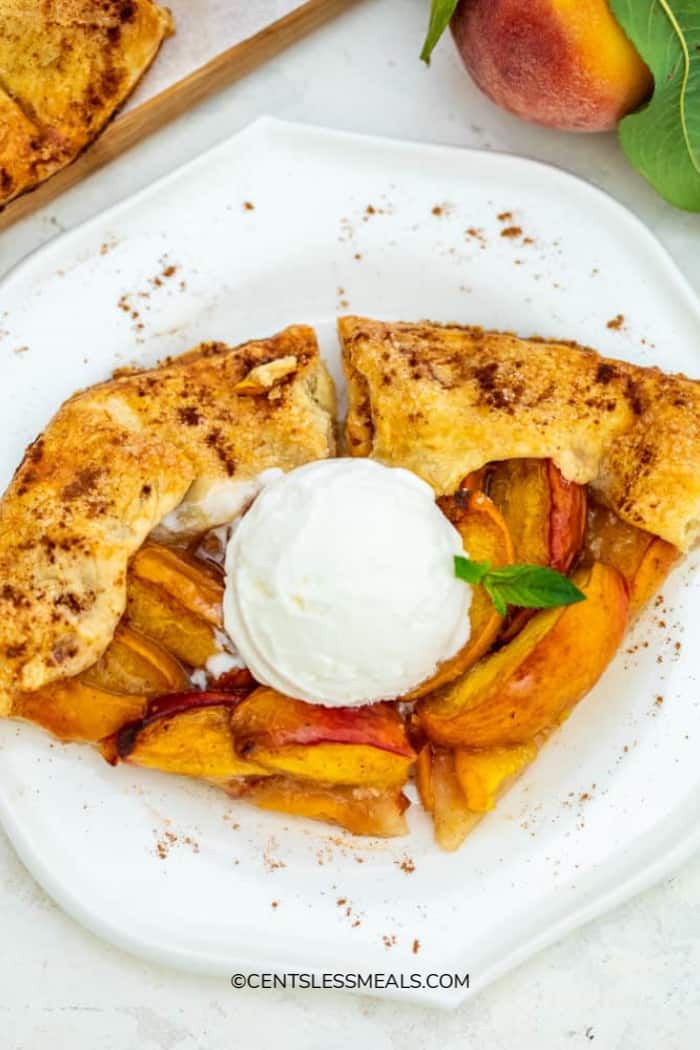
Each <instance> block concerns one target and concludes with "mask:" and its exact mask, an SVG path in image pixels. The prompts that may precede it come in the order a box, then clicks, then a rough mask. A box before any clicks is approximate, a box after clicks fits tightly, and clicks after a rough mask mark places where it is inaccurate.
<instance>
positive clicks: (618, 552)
mask: <svg viewBox="0 0 700 1050" xmlns="http://www.w3.org/2000/svg"><path fill="white" fill-rule="evenodd" d="M585 552H586V555H587V556H588V557H589V558H591V559H596V560H598V561H604V562H606V563H607V564H608V565H613V566H614V567H615V568H616V569H617V570H618V571H619V572H621V573H622V575H623V576H624V577H625V579H626V580H627V583H628V584H629V587H630V615H631V616H634V615H635V614H636V613H638V612H639V610H640V609H641V608H642V607H643V606H644V605H645V604H646V602H648V600H649V599H650V598H651V597H652V595H653V594H655V593H656V591H658V589H659V588H660V587H661V585H662V583H663V581H664V580H665V579H666V577H667V576H668V574H669V572H670V571H671V569H672V567H673V565H674V563H675V562H676V561H677V560H678V558H679V556H680V555H679V551H678V549H677V548H676V547H674V546H672V544H670V543H667V542H666V540H662V539H660V538H659V537H658V536H653V535H652V534H651V533H650V532H644V530H643V529H638V528H635V526H634V525H628V524H627V522H625V521H623V520H622V519H621V518H618V516H617V514H615V513H614V511H612V510H608V508H607V507H603V506H601V504H599V503H595V502H593V501H591V502H590V504H589V507H588V521H587V526H586V542H585Z"/></svg>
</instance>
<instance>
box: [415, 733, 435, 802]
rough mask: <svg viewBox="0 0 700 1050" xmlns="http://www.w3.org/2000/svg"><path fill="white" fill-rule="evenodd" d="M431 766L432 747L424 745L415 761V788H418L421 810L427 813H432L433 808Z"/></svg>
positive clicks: (433, 796)
mask: <svg viewBox="0 0 700 1050" xmlns="http://www.w3.org/2000/svg"><path fill="white" fill-rule="evenodd" d="M432 764H433V746H432V744H424V745H423V747H422V748H421V749H420V751H419V752H418V758H417V759H416V787H417V788H418V794H419V795H420V800H421V802H422V803H423V809H425V810H427V812H428V813H432V812H433V808H434V806H435V795H434V794H433V780H432Z"/></svg>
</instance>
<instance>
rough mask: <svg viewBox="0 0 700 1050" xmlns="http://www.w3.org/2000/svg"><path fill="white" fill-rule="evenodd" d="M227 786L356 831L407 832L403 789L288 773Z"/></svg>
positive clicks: (266, 805)
mask: <svg viewBox="0 0 700 1050" xmlns="http://www.w3.org/2000/svg"><path fill="white" fill-rule="evenodd" d="M225 790H226V792H227V793H228V794H229V795H230V796H231V797H232V798H236V799H242V800H244V801H247V802H252V803H253V805H255V806H259V807H260V808H261V809H268V810H273V811H274V812H276V813H288V814H290V815H291V816H296V817H307V818H309V819H310V820H322V821H324V822H325V823H330V824H338V825H339V826H340V827H342V828H346V829H347V830H348V831H350V832H352V834H353V835H374V836H378V837H381V838H392V837H394V836H397V835H405V834H406V833H407V832H408V827H407V825H406V818H405V816H404V812H405V810H406V809H407V808H408V805H409V802H408V799H407V798H406V796H405V795H404V794H403V793H402V792H401V791H381V790H378V789H377V788H371V787H369V788H368V787H340V786H337V785H336V786H334V787H325V786H323V785H322V784H314V783H313V782H311V781H303V782H301V781H298V780H294V779H292V778H291V777H285V776H271V777H268V778H267V779H265V780H257V779H255V778H252V779H249V780H239V781H231V783H229V784H227V785H225Z"/></svg>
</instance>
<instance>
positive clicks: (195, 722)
mask: <svg viewBox="0 0 700 1050" xmlns="http://www.w3.org/2000/svg"><path fill="white" fill-rule="evenodd" d="M217 696H218V699H214V698H215V697H217ZM188 697H189V698H190V700H189V703H188ZM201 698H206V699H201ZM168 701H170V702H169V704H168ZM232 706H233V702H232V700H231V696H230V695H228V694H223V693H222V694H207V693H203V694H196V693H195V694H185V695H184V696H181V697H177V698H175V699H173V700H171V698H166V702H165V703H161V705H160V706H159V707H157V706H156V707H154V706H153V705H150V706H149V709H148V712H147V714H146V716H145V717H144V718H143V719H142V720H140V721H139V722H137V723H132V724H130V725H125V726H123V727H122V728H121V729H120V730H119V732H118V733H117V735H116V739H115V751H116V754H117V756H118V757H119V758H120V759H122V761H125V762H129V763H130V764H132V765H136V766H148V767H150V768H152V769H160V770H162V771H164V772H167V773H179V774H180V775H182V776H189V777H206V778H211V779H213V780H219V779H225V780H228V779H229V778H230V777H238V776H252V775H257V776H261V775H262V776H264V775H265V772H266V771H265V769H264V768H263V767H262V766H258V765H256V764H255V763H253V762H246V761H245V760H243V759H241V758H240V757H239V756H238V754H237V753H236V750H235V747H234V742H233V735H232V733H231V710H232Z"/></svg>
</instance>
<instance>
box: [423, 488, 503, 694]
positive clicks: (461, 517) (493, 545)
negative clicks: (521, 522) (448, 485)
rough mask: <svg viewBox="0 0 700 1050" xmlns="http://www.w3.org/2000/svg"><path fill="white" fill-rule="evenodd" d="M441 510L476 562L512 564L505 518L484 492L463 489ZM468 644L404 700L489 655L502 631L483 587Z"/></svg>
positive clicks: (474, 602)
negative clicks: (487, 653) (488, 652)
mask: <svg viewBox="0 0 700 1050" xmlns="http://www.w3.org/2000/svg"><path fill="white" fill-rule="evenodd" d="M440 507H441V509H442V510H443V512H444V513H445V514H446V516H447V517H448V518H449V519H450V521H451V522H452V524H453V525H454V526H455V528H456V529H457V530H458V532H459V533H460V535H461V536H462V540H463V542H464V549H465V551H466V552H467V554H468V555H469V557H470V558H472V559H473V560H474V561H488V562H490V563H491V565H493V566H494V568H496V567H497V566H499V565H510V564H511V563H512V561H513V544H512V542H511V538H510V534H509V532H508V528H507V526H506V523H505V521H504V520H503V517H502V516H501V514H500V512H499V511H498V510H497V508H496V506H495V504H494V503H493V502H492V501H491V500H490V499H489V498H488V496H485V495H484V494H483V492H477V491H473V490H471V491H469V490H466V489H464V488H462V489H460V490H459V492H457V493H456V494H455V495H454V496H450V497H446V498H444V499H442V500H440ZM469 622H470V624H471V632H470V635H469V641H468V642H467V644H466V645H465V646H464V648H463V649H461V650H460V652H458V653H457V655H456V656H453V657H452V659H451V660H446V661H445V662H444V663H443V664H441V665H440V667H439V668H438V669H437V671H436V672H435V674H434V675H433V676H432V678H429V679H428V680H427V681H426V682H422V683H421V685H419V686H418V688H417V689H414V690H413V691H412V692H410V693H409V694H408V695H407V696H406V697H405V699H406V700H417V699H418V698H419V697H421V696H425V695H426V694H427V693H431V692H433V690H435V689H437V688H439V687H440V686H443V685H446V684H447V683H448V682H451V681H453V679H455V678H457V677H458V676H459V675H461V674H464V672H465V671H466V670H467V668H469V667H471V666H472V664H475V663H476V661H477V660H479V659H480V658H481V657H482V656H483V655H484V653H485V652H487V651H488V650H489V649H490V648H491V646H492V644H493V642H494V641H495V640H496V636H497V635H498V632H499V630H500V627H501V623H502V618H501V617H500V616H499V615H498V613H497V612H496V610H495V608H494V605H493V602H492V601H491V599H490V598H489V596H488V594H487V593H486V591H485V590H484V588H483V587H475V588H474V591H473V594H472V603H471V607H470V609H469Z"/></svg>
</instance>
